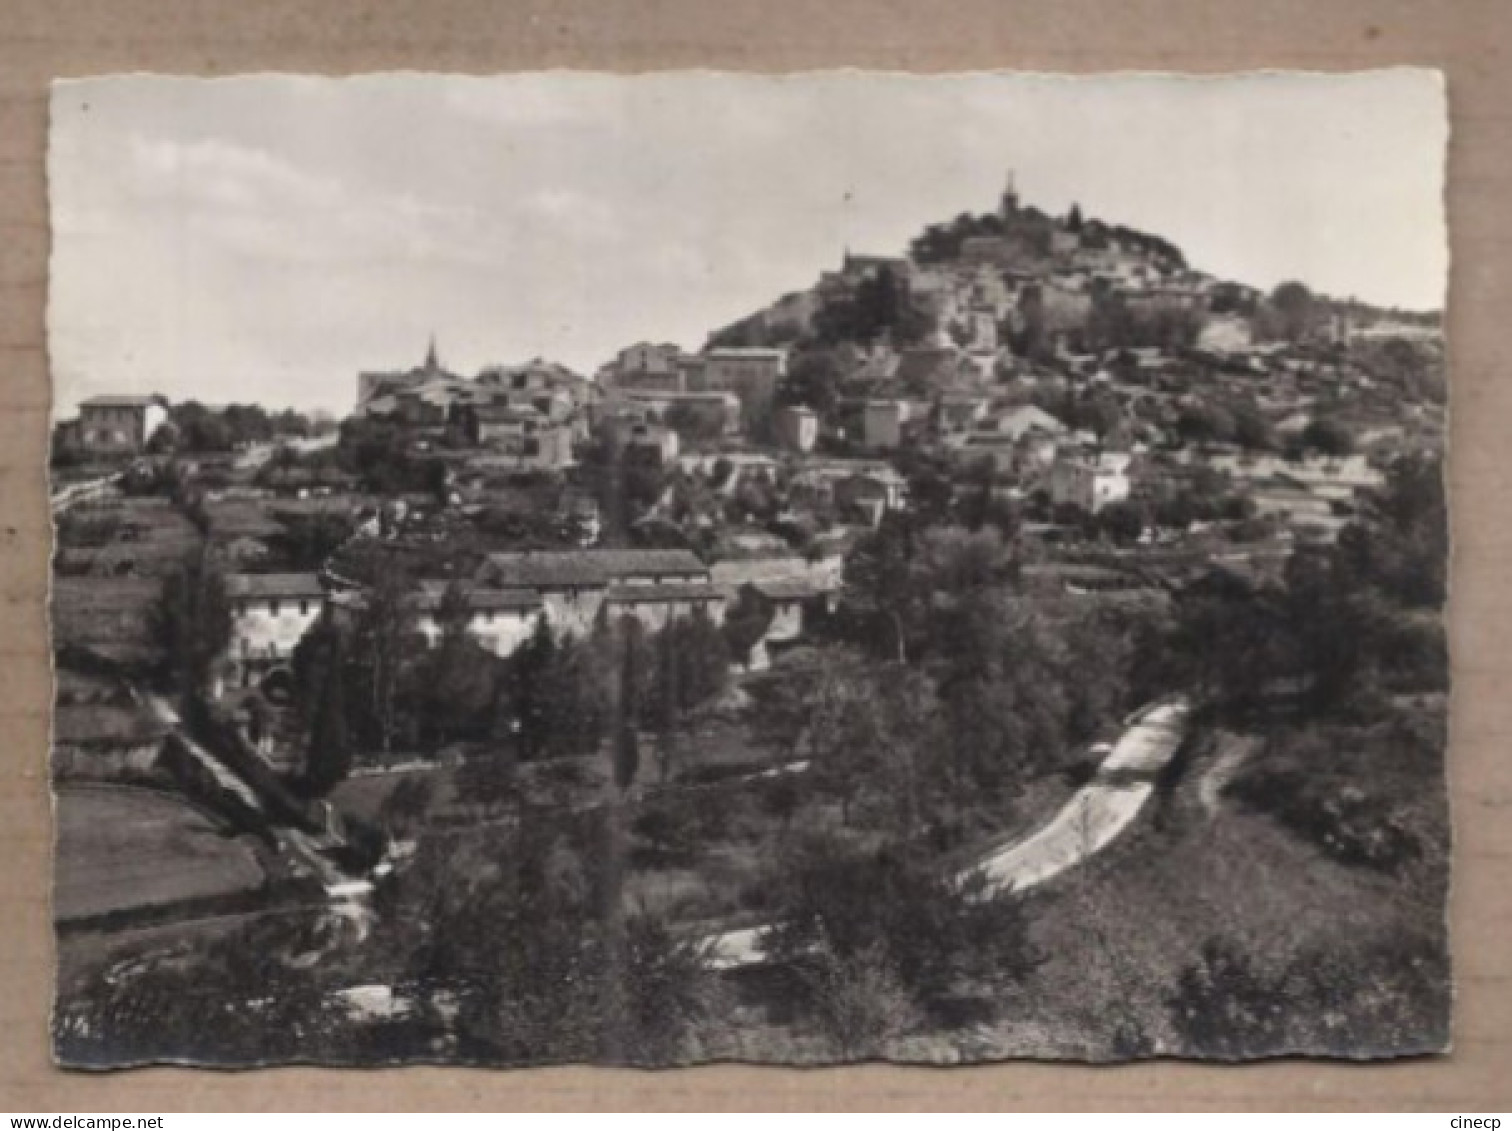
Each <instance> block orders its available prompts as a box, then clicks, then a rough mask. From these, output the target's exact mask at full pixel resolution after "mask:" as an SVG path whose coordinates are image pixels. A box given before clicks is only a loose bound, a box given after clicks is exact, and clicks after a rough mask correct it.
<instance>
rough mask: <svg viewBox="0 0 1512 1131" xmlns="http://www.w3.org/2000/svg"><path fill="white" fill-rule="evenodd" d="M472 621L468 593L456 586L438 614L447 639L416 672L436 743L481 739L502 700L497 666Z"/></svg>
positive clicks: (424, 716)
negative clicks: (466, 737)
mask: <svg viewBox="0 0 1512 1131" xmlns="http://www.w3.org/2000/svg"><path fill="white" fill-rule="evenodd" d="M471 619H472V605H471V601H470V599H469V597H468V593H467V590H466V589H465V588H464V587H463V586H462V585H461V584H460V583H458V582H455V581H454V582H452V583H451V584H449V585H447V587H446V588H445V589H444V590H443V591H442V593H441V601H440V604H439V606H438V607H437V610H436V623H437V626H438V627H439V628H440V630H441V635H440V637H439V638H438V639H437V641H436V645H435V647H434V648H433V649H432V650H431V652H430V654H429V655H427V656H426V657H425V659H424V660H423V661H422V662H421V663H419V664H417V665H415V668H414V673H415V676H416V678H415V680H414V681H413V682H414V683H415V684H417V687H416V689H415V692H416V693H415V699H416V700H417V701H418V705H419V708H420V716H421V721H422V723H423V724H424V726H425V729H426V730H427V731H429V733H430V735H431V737H432V738H433V739H434V740H436V741H443V742H444V741H446V740H447V739H449V738H451V737H452V736H454V735H474V736H477V735H480V733H481V732H482V731H485V730H486V729H487V726H488V721H489V714H490V711H491V708H492V707H493V706H494V703H495V702H496V700H497V696H498V689H497V686H496V684H497V680H496V678H495V675H496V673H495V669H496V667H497V661H496V660H495V658H494V656H493V654H492V653H491V652H489V651H487V650H486V649H485V648H483V647H482V646H481V645H480V644H479V643H478V642H477V640H475V639H474V638H473V636H472V633H471V632H470V631H469V627H468V626H469V624H470V622H471Z"/></svg>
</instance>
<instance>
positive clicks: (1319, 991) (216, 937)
mask: <svg viewBox="0 0 1512 1131" xmlns="http://www.w3.org/2000/svg"><path fill="white" fill-rule="evenodd" d="M445 344H446V343H445V327H444V326H442V327H438V328H437V336H436V337H435V338H433V339H432V340H431V341H430V342H429V343H423V342H422V343H417V348H416V351H415V358H416V359H417V360H415V362H414V364H413V365H411V364H410V360H409V359H402V358H400V359H395V360H394V368H392V369H385V370H382V371H365V372H361V373H355V374H345V375H340V378H339V379H340V380H342V381H349V382H351V405H350V410H349V412H348V413H347V414H346V415H345V417H344V418H342V419H340V420H336V419H333V418H328V417H321V416H314V417H311V416H306V415H304V414H301V413H297V412H293V411H288V410H280V409H279V408H278V407H276V406H260V405H252V404H227V405H207V404H201V403H198V402H192V401H191V402H177V403H171V402H169V401H167V400H166V399H164V398H162V397H158V396H150V395H136V394H128V393H125V392H122V393H120V394H116V395H107V396H98V397H94V398H92V399H89V400H85V401H84V402H83V403H82V404H81V405H80V406H79V411H78V415H77V418H75V419H70V420H65V421H62V422H60V423H59V424H58V425H57V426H56V428H55V434H54V446H53V456H52V468H51V470H52V480H53V497H52V507H53V514H54V518H55V523H56V531H57V537H56V548H55V554H54V561H53V568H54V582H53V592H52V624H53V634H54V650H55V656H56V674H55V679H56V709H55V719H54V735H53V743H54V748H53V753H52V775H53V780H54V783H55V787H56V790H57V797H58V808H57V813H58V825H59V848H58V858H57V888H56V898H55V915H56V919H57V922H58V929H59V936H60V981H59V1010H58V1013H57V1016H56V1018H55V1027H56V1041H57V1047H58V1049H59V1054H60V1056H62V1057H63V1058H64V1059H65V1060H67V1061H68V1062H70V1063H90V1062H91V1061H111V1060H118V1059H119V1058H120V1057H121V1056H123V1055H124V1056H125V1057H126V1058H127V1059H135V1060H153V1059H164V1058H167V1059H178V1058H182V1057H184V1056H192V1057H194V1058H196V1059H204V1058H206V1057H209V1058H210V1059H214V1060H219V1061H222V1062H225V1063H238V1062H240V1063H245V1062H247V1061H249V1060H257V1059H261V1058H264V1057H267V1056H277V1057H279V1058H285V1059H299V1060H317V1061H330V1062H350V1063H381V1062H384V1061H387V1060H393V1059H416V1058H419V1059H438V1058H439V1059H447V1060H460V1061H469V1062H479V1063H515V1062H540V1061H562V1060H575V1059H585V1058H587V1059H593V1058H606V1059H611V1060H621V1061H631V1062H637V1063H656V1064H665V1063H682V1062H688V1061H701V1060H713V1059H732V1058H738V1059H758V1060H778V1061H799V1062H814V1061H826V1060H835V1059H855V1058H857V1057H865V1056H887V1057H891V1058H895V1059H913V1060H928V1061H957V1060H962V1059H982V1058H991V1057H1002V1056H1022V1055H1049V1056H1066V1057H1077V1058H1091V1059H1114V1058H1126V1057H1137V1056H1154V1055H1170V1054H1192V1055H1207V1056H1219V1057H1226V1058H1233V1057H1246V1056H1256V1055H1275V1054H1278V1053H1290V1052H1324V1053H1327V1052H1329V1051H1331V1050H1332V1049H1333V1048H1335V1047H1340V1046H1341V1044H1342V1046H1343V1047H1352V1046H1351V1045H1350V1043H1349V1041H1350V1039H1353V1038H1355V1037H1358V1036H1360V1035H1361V1034H1368V1035H1369V1036H1370V1039H1371V1040H1375V1041H1377V1042H1378V1043H1379V1044H1380V1045H1381V1047H1382V1048H1383V1049H1385V1050H1386V1051H1389V1052H1392V1053H1406V1052H1415V1051H1424V1050H1428V1049H1433V1048H1437V1047H1440V1046H1441V1044H1442V1041H1443V1039H1444V1035H1445V1033H1446V1032H1447V1017H1448V1000H1449V991H1448V972H1447V953H1446V948H1445V945H1444V939H1443V924H1442V916H1441V911H1440V910H1433V909H1435V908H1438V909H1441V907H1442V900H1443V893H1444V890H1445V884H1446V882H1447V839H1448V831H1447V817H1446V811H1445V802H1444V798H1443V783H1442V766H1443V746H1444V727H1445V714H1446V705H1445V700H1446V692H1447V681H1448V664H1447V656H1446V645H1445V638H1444V629H1443V624H1442V619H1441V609H1442V604H1443V601H1444V598H1445V570H1446V562H1447V533H1446V520H1445V510H1444V496H1443V486H1442V479H1441V475H1442V472H1441V468H1442V459H1443V452H1444V446H1445V428H1446V399H1447V397H1446V387H1445V358H1444V343H1443V330H1442V325H1441V319H1440V316H1439V314H1437V313H1420V312H1419V313H1414V312H1404V311H1394V310H1382V309H1377V308H1373V307H1370V306H1368V305H1366V304H1363V303H1359V302H1356V301H1353V300H1346V299H1339V298H1333V297H1329V296H1325V295H1321V294H1315V293H1313V292H1312V291H1311V290H1309V288H1308V287H1307V286H1305V285H1304V284H1303V283H1301V282H1288V283H1283V284H1282V285H1280V286H1277V287H1275V288H1274V289H1272V290H1270V291H1269V292H1262V291H1260V290H1258V289H1255V288H1253V287H1249V286H1246V285H1244V284H1242V283H1239V282H1235V281H1229V280H1223V279H1219V278H1215V277H1213V276H1211V275H1208V274H1205V273H1204V272H1202V271H1201V270H1198V269H1197V268H1196V267H1195V266H1193V265H1191V264H1188V263H1187V261H1186V259H1185V256H1184V254H1183V252H1182V250H1181V249H1180V248H1178V247H1175V246H1173V245H1172V244H1171V243H1169V242H1167V241H1166V240H1164V239H1162V238H1160V237H1158V236H1156V235H1152V234H1148V233H1144V232H1140V231H1136V230H1132V229H1130V228H1127V227H1124V226H1121V225H1118V224H1113V223H1109V222H1105V221H1103V220H1100V219H1097V218H1095V217H1090V216H1083V215H1082V213H1081V210H1080V209H1079V208H1076V207H1073V208H1071V209H1070V210H1069V211H1068V212H1067V213H1066V214H1065V215H1061V216H1051V215H1047V214H1046V213H1044V212H1042V211H1041V210H1039V209H1038V208H1036V207H1035V206H1033V205H1032V204H1028V203H1025V202H1023V201H1021V200H1020V198H1019V196H1018V193H1017V191H1016V188H1015V186H1014V182H1013V178H1012V176H1011V175H1010V176H1009V177H1008V182H1007V185H1006V187H1005V189H1004V191H1003V193H1002V195H1001V199H1000V200H998V201H997V202H995V205H994V207H993V208H992V209H991V210H990V211H988V212H985V213H983V214H980V215H963V216H961V217H959V218H957V219H955V220H952V221H946V222H941V223H936V224H933V225H931V226H928V227H925V228H923V229H922V231H921V232H920V234H919V236H918V237H917V238H916V239H915V240H914V241H913V242H912V244H911V245H910V246H909V247H908V248H907V249H906V251H905V252H904V253H903V254H895V255H877V254H860V253H850V252H847V253H846V254H845V256H844V258H843V260H842V262H840V263H839V264H837V265H836V266H835V268H834V270H832V271H827V272H825V273H824V274H823V275H822V277H820V278H819V279H818V280H816V281H815V282H814V284H813V285H812V286H811V287H809V288H808V289H806V290H802V291H798V292H795V293H792V294H788V295H785V296H782V297H780V298H778V299H776V301H774V302H773V303H772V304H771V305H769V306H767V307H765V308H763V309H761V310H759V311H756V312H755V313H753V314H751V315H750V316H749V317H746V318H744V319H742V320H741V321H739V322H736V323H734V324H731V325H729V326H726V327H723V328H719V329H717V330H715V331H714V332H713V333H711V334H710V336H709V338H708V340H707V341H706V342H705V343H704V344H703V345H702V347H701V348H698V349H690V348H685V347H683V346H681V345H678V344H674V343H667V342H654V341H642V342H635V343H628V344H626V346H625V347H624V348H623V349H621V350H620V351H619V352H618V353H617V354H616V355H615V356H614V357H612V358H609V359H607V360H606V361H605V362H604V364H603V366H602V367H601V368H600V369H599V370H598V371H597V372H594V373H591V374H584V373H577V372H573V371H572V370H571V369H569V368H567V367H565V366H563V365H560V364H557V363H555V362H553V361H550V360H547V359H540V358H536V359H532V360H527V361H518V362H509V363H505V364H498V365H491V366H488V367H486V368H484V369H482V370H481V371H479V372H476V373H459V372H455V371H453V370H452V369H451V368H450V367H449V366H448V364H447V360H446V352H445ZM422 351H423V352H422ZM333 379H335V378H333ZM1346 919H1347V920H1348V921H1349V923H1350V924H1351V925H1350V929H1349V930H1348V931H1342V930H1340V929H1339V924H1340V923H1342V922H1344V921H1345V920H1346ZM1325 973H1326V978H1325V976H1324V975H1325ZM1274 1001H1283V1002H1285V1003H1287V1008H1286V1010H1284V1011H1283V1012H1282V1013H1281V1014H1279V1015H1278V1014H1277V1013H1276V1012H1275V1010H1273V1009H1272V1008H1271V1005H1270V1003H1272V1002H1274ZM274 1032H276V1033H277V1034H278V1040H279V1041H280V1042H283V1043H281V1044H279V1045H278V1046H277V1047H276V1048H273V1049H270V1047H269V1046H268V1045H267V1043H266V1042H267V1041H268V1040H269V1034H270V1033H274ZM207 1033H211V1034H213V1036H209V1035H207Z"/></svg>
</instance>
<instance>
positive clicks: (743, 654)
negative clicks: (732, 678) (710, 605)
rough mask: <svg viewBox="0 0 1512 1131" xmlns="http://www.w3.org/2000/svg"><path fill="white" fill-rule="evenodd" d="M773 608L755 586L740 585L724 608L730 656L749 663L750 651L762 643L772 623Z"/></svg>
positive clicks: (722, 627) (722, 628)
mask: <svg viewBox="0 0 1512 1131" xmlns="http://www.w3.org/2000/svg"><path fill="white" fill-rule="evenodd" d="M775 616H776V607H775V606H774V605H773V604H772V602H771V601H769V600H767V599H766V598H765V597H763V596H762V595H761V592H760V591H759V590H758V589H757V588H756V587H755V586H754V585H742V586H741V587H740V591H739V592H738V593H736V595H735V603H734V604H733V605H731V606H730V607H729V608H728V609H727V610H726V611H725V619H724V624H723V625H722V626H721V631H722V632H723V633H724V639H725V648H726V650H727V652H728V653H729V656H730V658H731V659H732V660H733V661H734V662H735V663H737V664H739V665H741V666H742V667H745V666H747V665H749V664H750V662H751V650H752V649H753V648H755V647H756V645H757V644H759V643H761V641H762V639H763V638H764V637H765V636H766V634H767V629H769V628H770V627H771V626H772V620H773V618H774V617H775Z"/></svg>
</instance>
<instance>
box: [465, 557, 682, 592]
mask: <svg viewBox="0 0 1512 1131" xmlns="http://www.w3.org/2000/svg"><path fill="white" fill-rule="evenodd" d="M707 575H708V567H707V566H705V565H704V564H703V562H701V561H700V560H699V559H698V556H697V555H696V554H694V553H692V552H691V551H689V550H543V551H530V550H527V551H521V552H512V553H500V554H489V555H488V560H487V562H486V564H485V565H484V567H483V577H484V578H485V579H486V580H487V581H488V582H489V583H490V584H492V585H495V586H498V587H500V588H504V589H510V588H515V589H550V588H559V587H564V586H565V587H581V588H598V587H602V586H606V585H609V584H611V583H613V582H615V581H617V580H620V579H622V578H626V577H638V576H651V577H658V576H672V577H699V578H703V577H706V576H707Z"/></svg>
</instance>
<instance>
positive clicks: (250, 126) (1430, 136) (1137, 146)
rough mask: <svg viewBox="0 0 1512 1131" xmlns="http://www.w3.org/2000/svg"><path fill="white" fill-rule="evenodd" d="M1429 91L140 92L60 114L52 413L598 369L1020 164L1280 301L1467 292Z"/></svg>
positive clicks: (876, 238) (781, 287) (1442, 136)
mask: <svg viewBox="0 0 1512 1131" xmlns="http://www.w3.org/2000/svg"><path fill="white" fill-rule="evenodd" d="M1446 129H1447V127H1446V120H1445V108H1444V94H1443V89H1442V86H1441V84H1440V82H1439V80H1438V78H1437V77H1436V76H1435V75H1433V74H1432V73H1430V72H1424V71H1404V70H1398V71H1389V72H1374V73H1370V74H1363V75H1353V76H1344V77H1323V76H1316V77H1307V78H1304V77H1296V76H1288V77H1277V76H1252V77H1247V78H1241V79H1225V80H1212V79H1192V80H1162V79H1155V78H1140V77H1120V78H1103V79H1096V80H1073V79H1054V78H1030V77H1023V76H1007V75H975V76H961V77H950V78H912V77H906V76H882V77H879V76H875V75H873V76H867V75H861V74H855V73H848V72H840V73H833V74H828V75H822V76H813V75H809V76H792V77H784V78H764V77H756V76H750V77H736V76H719V75H711V74H691V73H690V74H677V75H660V76H652V77H639V78H619V77H612V76H605V75H573V74H569V73H564V72H559V73H554V74H548V75H534V76H513V77H505V78H452V77H430V76H416V75H405V76H381V77H379V76H374V77H364V78H357V79H326V78H293V77H283V76H258V77H249V78H241V79H221V80H201V79H169V78H152V77H127V78H110V79H97V80H86V81H77V82H68V83H62V84H59V85H58V86H56V87H55V88H54V91H53V101H52V140H51V152H50V156H49V181H50V194H51V202H52V218H53V247H54V250H53V261H52V284H51V285H52V293H51V299H50V338H49V340H50V346H51V351H52V362H53V371H54V374H55V376H56V379H57V387H56V406H55V411H56V412H57V413H58V415H60V416H62V415H67V414H68V413H69V412H71V411H72V409H73V406H74V405H75V404H76V403H77V401H78V400H80V399H82V398H83V397H86V396H90V395H93V394H95V393H99V392H105V391H135V392H162V393H165V394H167V395H169V396H170V397H173V398H174V399H181V398H187V397H191V396H193V397H197V398H199V399H201V400H205V401H210V402H223V401H228V400H250V399H257V400H260V401H262V402H264V403H265V404H268V405H269V406H270V407H271V406H282V405H293V406H296V407H299V408H304V409H313V408H327V409H331V410H335V411H338V412H344V411H346V410H348V409H349V408H350V406H351V404H352V400H353V397H354V391H355V385H356V373H357V371H358V370H361V369H369V368H398V367H405V366H408V365H410V364H413V363H416V362H418V361H419V360H420V358H421V356H422V355H423V353H424V350H425V346H426V342H427V339H428V338H429V337H430V335H431V334H432V333H434V334H435V336H436V338H437V341H438V343H439V348H440V352H441V356H442V360H443V362H445V363H447V364H448V365H450V366H451V367H453V368H455V369H457V370H458V371H461V372H466V373H471V372H474V371H475V370H477V369H478V368H480V367H481V366H483V365H485V364H489V363H493V362H515V361H522V360H525V359H528V358H530V357H534V356H544V357H548V358H552V359H555V360H559V361H563V362H565V363H567V364H569V365H571V366H573V367H575V368H577V369H579V370H580V371H584V372H592V371H593V370H594V369H596V368H597V367H598V365H600V364H601V363H602V362H603V361H605V360H607V359H608V358H609V357H610V356H611V355H612V354H613V353H614V352H615V351H616V350H618V349H619V348H620V347H622V346H624V345H627V344H629V343H630V342H633V341H637V340H642V339H651V340H658V341H675V342H680V343H682V344H683V345H685V346H688V347H697V346H699V345H701V344H702V341H703V338H704V335H705V334H706V333H707V332H708V331H709V330H711V329H713V328H715V327H718V326H720V325H722V324H724V323H726V322H729V321H731V320H733V319H735V318H737V317H739V316H741V315H743V314H745V313H748V312H750V311H751V310H753V309H755V308H756V307H758V306H760V305H763V304H765V303H766V302H769V301H771V300H772V299H774V298H776V297H777V296H778V295H780V294H783V293H785V292H787V291H791V290H795V289H799V288H802V287H807V286H809V285H810V284H812V283H813V281H814V279H815V278H816V277H817V275H818V273H819V272H820V271H822V270H825V269H827V268H830V267H832V266H834V265H835V264H836V263H837V262H838V261H839V259H840V257H841V255H842V252H843V250H844V249H845V247H846V246H849V247H851V248H852V249H855V250H861V251H873V252H880V253H898V252H901V251H902V250H903V248H904V247H905V245H906V244H907V242H908V240H909V239H910V238H911V237H912V236H913V235H915V234H916V233H917V232H918V231H919V229H920V228H921V227H922V226H923V225H924V224H926V223H930V222H933V221H937V220H942V219H948V218H950V217H953V216H955V215H957V214H958V213H960V212H963V211H967V210H971V211H985V210H987V209H990V208H991V207H993V205H994V203H995V201H996V198H997V196H998V193H999V192H1000V190H1001V187H1002V184H1003V180H1004V177H1005V174H1006V173H1007V171H1008V170H1009V169H1010V168H1011V169H1013V170H1015V171H1016V174H1017V181H1018V186H1019V190H1020V194H1021V196H1022V197H1023V198H1024V199H1025V200H1026V201H1028V202H1032V203H1035V204H1038V205H1039V206H1040V207H1042V208H1044V209H1046V210H1047V211H1051V212H1055V213H1059V212H1061V211H1063V210H1065V209H1066V208H1068V207H1069V206H1070V205H1071V204H1072V203H1073V202H1078V203H1080V205H1081V207H1082V210H1083V211H1084V212H1085V213H1086V214H1087V215H1089V216H1100V217H1102V218H1104V219H1107V220H1110V221H1114V222H1120V223H1127V224H1130V225H1133V226H1136V227H1142V228H1145V229H1147V230H1150V231H1154V232H1156V233H1159V234H1162V235H1165V236H1166V237H1168V238H1170V239H1172V240H1174V241H1175V242H1177V243H1178V244H1180V245H1181V246H1182V247H1183V248H1184V249H1185V250H1186V252H1187V255H1188V258H1189V259H1190V260H1191V261H1192V262H1193V263H1194V265H1196V266H1198V267H1200V268H1202V269H1205V270H1208V271H1212V272H1214V273H1215V274H1218V275H1221V276H1225V277H1230V278H1235V279H1240V280H1243V281H1245V282H1249V283H1252V284H1254V285H1257V286H1263V287H1269V286H1272V285H1274V284H1275V283H1277V282H1279V281H1281V280H1283V279H1287V278H1298V279H1302V280H1303V281H1305V282H1307V283H1308V284H1309V285H1311V286H1313V287H1314V288H1316V289H1319V290H1322V291H1326V292H1329V293H1332V294H1337V295H1341V296H1342V295H1357V296H1359V297H1361V298H1364V299H1367V300H1371V301H1375V302H1379V303H1383V304H1399V305H1403V306H1408V307H1413V308H1433V307H1438V306H1440V305H1441V304H1442V302H1443V294H1444V287H1445V281H1446V273H1447V252H1446V248H1445V236H1444V228H1443V211H1442V197H1443V152H1444V145H1445V140H1446Z"/></svg>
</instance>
